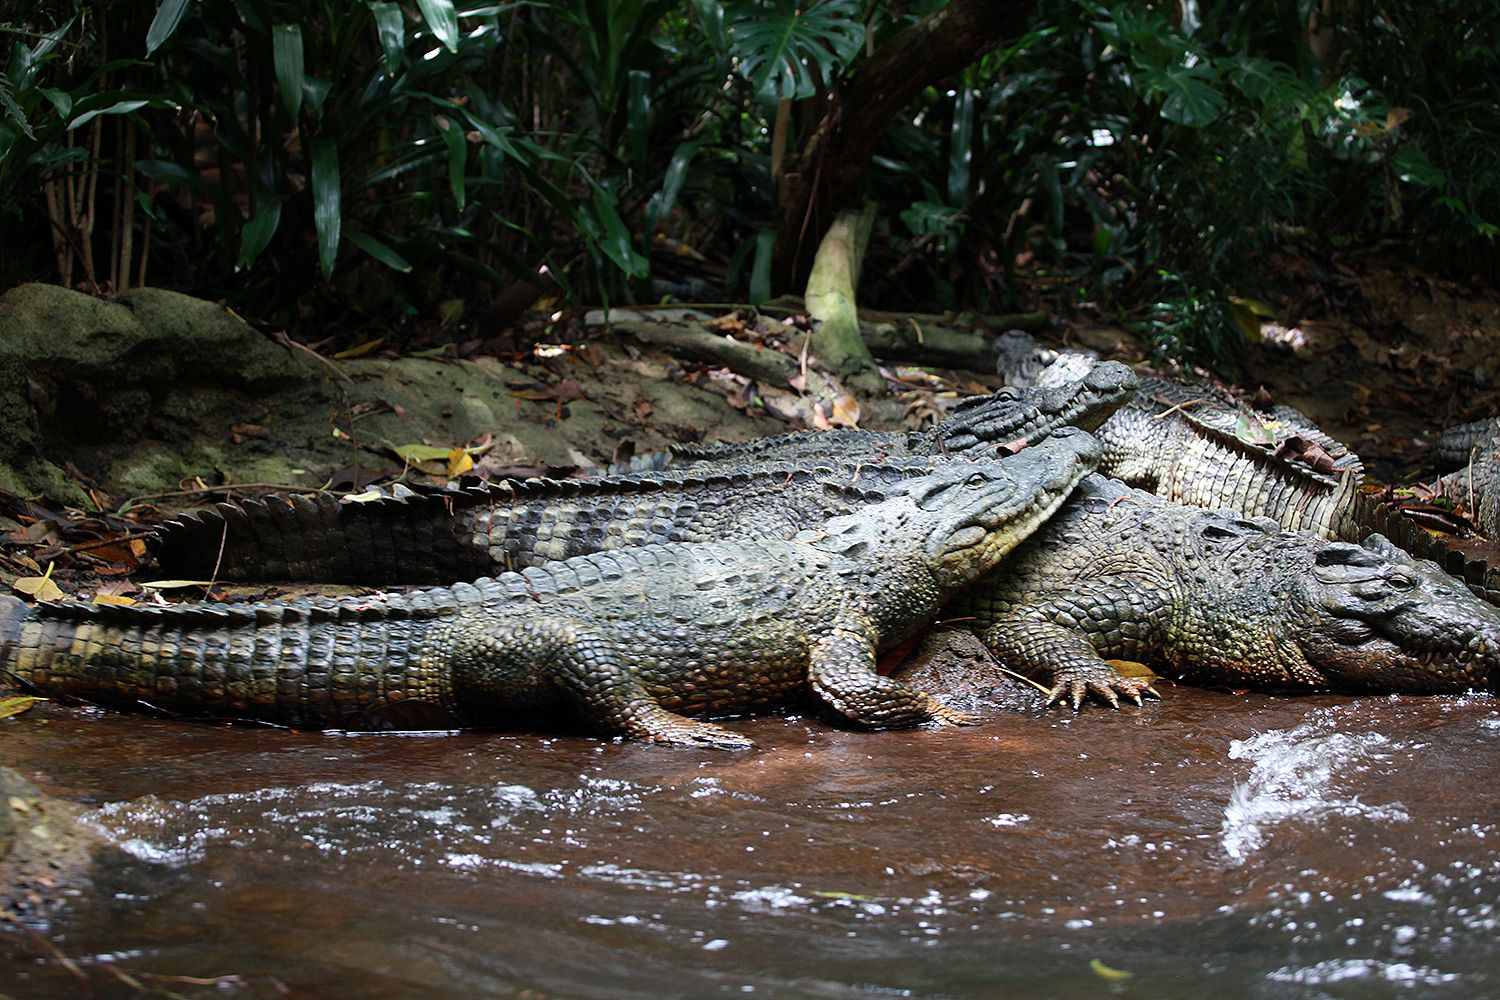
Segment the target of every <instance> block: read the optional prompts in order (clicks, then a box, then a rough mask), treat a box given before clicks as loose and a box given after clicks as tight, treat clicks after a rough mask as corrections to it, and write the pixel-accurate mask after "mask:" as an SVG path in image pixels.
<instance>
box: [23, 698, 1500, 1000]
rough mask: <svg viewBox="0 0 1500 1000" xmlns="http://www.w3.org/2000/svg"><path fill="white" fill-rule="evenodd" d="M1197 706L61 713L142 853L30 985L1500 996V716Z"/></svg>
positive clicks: (1482, 710) (64, 736)
mask: <svg viewBox="0 0 1500 1000" xmlns="http://www.w3.org/2000/svg"><path fill="white" fill-rule="evenodd" d="M1163 693H1164V695H1165V699H1164V700H1163V701H1162V702H1160V703H1152V704H1148V705H1147V706H1146V707H1145V708H1144V709H1125V710H1122V711H1120V712H1111V711H1108V710H1105V709H1101V708H1090V709H1086V710H1085V711H1084V712H1083V713H1081V714H1080V715H1078V716H1076V717H1075V716H1074V715H1073V714H1072V713H1071V712H1067V711H1060V710H1055V709H1054V710H1051V711H1047V710H1044V709H1042V708H1041V706H1040V704H1039V701H1038V699H1037V697H1036V696H1035V695H1033V694H1031V693H1029V692H1027V691H1024V690H1020V689H1014V690H1009V691H1007V692H1005V693H1004V694H1003V695H1000V696H999V699H998V700H999V702H1000V704H999V705H998V706H997V713H996V714H994V715H993V716H991V717H989V718H988V719H987V720H986V722H985V723H984V724H983V725H980V726H976V727H972V728H967V729H940V730H922V731H914V732H894V733H861V732H850V731H846V730H841V729H838V728H836V727H834V726H831V725H829V724H827V723H825V722H824V721H822V720H821V719H819V718H816V717H812V716H799V715H792V716H788V717H769V718H762V719H752V720H746V721H743V722H737V723H732V725H734V726H735V727H736V728H737V729H740V730H742V731H744V732H746V733H747V734H748V735H750V736H751V737H752V738H754V739H755V740H756V741H757V742H758V743H759V744H760V746H761V749H760V750H758V751H754V752H748V753H724V752H712V751H697V750H671V749H662V748H657V747H649V746H641V745H633V744H623V743H614V742H606V741H599V740H593V739H588V738H584V737H576V736H555V735H537V734H504V735H493V734H472V733H464V734H457V735H441V734H426V735H331V734H319V733H293V732H287V731H281V730H272V729H251V728H224V727H212V726H200V725H191V724H185V723H174V722H165V721H156V720H150V719H142V718H132V717H127V716H124V715H118V714H103V713H93V712H89V711H87V710H81V709H80V710H67V709H60V708H42V709H38V710H34V711H33V712H31V713H28V714H27V715H26V716H23V717H21V718H19V719H17V720H13V721H12V722H10V723H8V724H6V725H5V728H4V729H3V731H0V739H3V745H0V753H3V756H4V759H5V762H6V763H8V764H10V765H11V766H14V767H16V768H17V769H18V770H20V771H21V772H22V773H23V774H25V775H26V776H27V777H29V778H31V779H32V780H34V781H36V782H37V783H38V784H39V785H41V786H42V787H43V788H44V789H46V790H47V791H50V792H51V793H53V794H55V795H60V796H63V797H67V798H71V799H74V800H77V801H82V802H85V803H87V804H88V805H89V806H90V807H91V812H90V813H89V814H88V815H87V817H86V821H87V822H88V823H90V824H91V825H93V826H94V827H95V828H97V829H98V830H100V831H102V832H103V833H104V834H105V836H106V837H107V838H108V839H109V841H111V842H112V843H113V844H115V845H117V846H118V848H119V849H120V850H119V851H118V853H117V854H115V855H114V856H112V857H106V858H104V859H103V860H102V861H101V862H100V864H99V865H98V867H97V868H96V870H95V871H94V873H93V882H92V886H91V888H90V889H89V890H88V891H87V892H86V893H85V894H84V895H82V896H81V897H79V898H77V899H75V900H72V901H70V902H69V903H68V904H67V905H66V906H65V907H64V908H63V909H62V911H61V912H60V913H59V914H57V915H56V916H55V918H54V919H53V920H52V921H51V922H50V924H48V925H47V926H46V927H44V928H41V929H32V930H26V929H18V928H14V927H11V928H0V994H6V995H8V996H12V997H16V998H18V1000H19V998H23V997H50V996H81V995H85V993H84V990H85V989H88V990H91V991H92V995H94V996H98V997H113V996H121V997H125V996H139V995H141V992H140V991H141V990H146V991H148V992H149V993H150V994H151V995H166V994H168V993H170V994H175V995H178V996H190V997H199V996H225V995H232V996H254V997H259V996H268V997H269V996H279V995H290V996H298V997H330V998H332V997H337V998H377V997H382V998H383V997H450V996H451V997H471V996H524V997H532V998H541V997H663V996H671V997H698V996H709V995H725V996H728V995H761V996H776V997H783V996H792V997H804V996H805V997H854V996H859V997H864V996H918V997H1012V996H1014V997H1074V996H1082V997H1088V996H1135V997H1151V998H1157V997H1167V998H1171V997H1184V998H1185V997H1203V996H1207V995H1211V993H1210V991H1214V992H1216V993H1217V994H1218V995H1220V996H1225V997H1299V998H1300V997H1308V998H1312V997H1360V998H1365V997H1385V996H1392V997H1406V996H1411V997H1427V996H1454V997H1482V996H1492V997H1493V996H1500V940H1497V930H1500V781H1497V780H1496V775H1497V774H1500V701H1497V700H1496V699H1495V698H1493V697H1490V696H1484V695H1472V696H1465V697H1457V698H1415V697H1401V698H1363V699H1353V698H1334V697H1303V698H1291V697H1285V698H1282V697H1271V696H1262V695H1235V694H1231V693H1225V692H1212V691H1198V690H1193V689H1190V688H1182V687H1172V686H1170V685H1168V686H1166V687H1165V688H1164V691H1163ZM51 949H55V952H54V951H52V950H51ZM59 955H61V956H65V957H66V958H67V959H69V960H70V961H71V963H72V964H73V969H71V970H70V969H69V968H68V967H67V965H66V964H65V963H62V962H60V961H59V960H58V956H59ZM110 965H112V966H114V967H115V969H116V970H118V971H120V972H123V973H124V974H125V977H128V979H129V981H128V982H127V979H126V978H122V977H120V976H117V975H115V974H113V973H111V972H110V971H109V970H108V969H106V968H105V966H110ZM1121 973H1128V974H1129V975H1128V976H1122V975H1120V974H1121ZM223 976H233V977H238V978H237V979H233V980H229V981H226V982H223V983H220V984H217V985H208V984H204V983H196V982H193V981H191V980H193V979H203V980H208V979H212V978H214V977H223ZM170 977H189V978H187V979H183V978H170ZM85 980H86V981H87V985H85Z"/></svg>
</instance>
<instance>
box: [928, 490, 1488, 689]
mask: <svg viewBox="0 0 1500 1000" xmlns="http://www.w3.org/2000/svg"><path fill="white" fill-rule="evenodd" d="M946 613H947V614H949V615H952V616H966V615H972V616H973V617H974V625H973V628H974V629H975V630H976V631H977V632H978V633H979V634H980V635H981V636H982V638H983V640H984V642H985V644H986V645H987V646H988V647H989V648H990V650H991V651H992V652H994V654H995V655H996V656H997V657H998V658H999V659H1000V660H1001V661H1002V662H1003V663H1005V664H1006V665H1007V666H1009V667H1011V668H1013V669H1015V670H1018V671H1021V672H1023V673H1026V674H1029V675H1033V676H1037V677H1040V678H1044V679H1045V680H1046V681H1047V682H1050V683H1051V684H1052V685H1053V689H1052V694H1053V699H1054V700H1057V699H1061V698H1063V697H1069V698H1071V700H1072V702H1073V704H1074V706H1075V707H1077V706H1078V705H1080V704H1081V703H1082V701H1083V699H1084V697H1085V696H1086V695H1089V694H1092V695H1094V696H1096V697H1099V698H1102V699H1103V700H1105V701H1108V702H1110V703H1112V704H1118V696H1119V695H1122V694H1123V695H1125V696H1126V697H1132V698H1135V699H1137V700H1138V699H1139V696H1140V695H1141V694H1143V693H1146V694H1154V692H1153V691H1151V690H1150V689H1149V686H1148V685H1146V684H1145V683H1144V682H1142V681H1140V680H1139V679H1132V678H1125V677H1122V676H1121V675H1120V674H1119V673H1118V672H1117V671H1115V670H1114V668H1112V667H1110V666H1109V665H1108V664H1107V663H1105V662H1104V661H1105V660H1108V659H1118V660H1134V661H1138V662H1143V663H1147V664H1149V665H1151V666H1152V667H1153V668H1156V669H1157V670H1158V672H1159V673H1162V674H1163V675H1166V676H1170V677H1173V678H1178V679H1182V680H1185V681H1188V682H1190V683H1195V684H1206V685H1214V686H1223V687H1248V688H1263V689H1264V688H1270V689H1304V690H1306V689H1316V690H1340V691H1385V692H1412V693H1440V692H1450V691H1465V690H1469V689H1474V688H1481V689H1494V688H1495V686H1496V682H1497V680H1500V611H1497V610H1496V609H1495V608H1494V607H1492V606H1490V605H1489V604H1486V603H1484V602H1483V601H1481V600H1479V599H1477V598H1476V597H1474V596H1473V595H1472V594H1470V593H1469V592H1468V590H1466V589H1465V588H1464V586H1463V585H1462V584H1461V583H1459V582H1458V581H1457V580H1455V579H1453V578H1452V577H1450V576H1449V575H1447V574H1446V573H1444V572H1442V571H1441V570H1440V569H1439V568H1438V567H1437V566H1436V565H1435V564H1434V563H1431V562H1427V561H1425V560H1416V559H1413V558H1412V557H1411V556H1409V555H1407V554H1406V553H1405V552H1402V551H1401V550H1400V549H1397V548H1396V547H1395V546H1393V545H1391V544H1390V543H1389V542H1387V541H1386V540H1385V539H1384V538H1383V537H1381V536H1379V535H1372V536H1371V537H1370V538H1368V539H1366V541H1365V543H1364V544H1363V545H1353V544H1349V543H1346V542H1328V541H1322V540H1319V539H1317V538H1314V537H1312V536H1310V535H1308V534H1305V533H1291V532H1281V531H1277V530H1275V525H1274V524H1273V523H1272V522H1269V521H1267V520H1266V519H1256V520H1245V519H1242V518H1238V517H1234V516H1232V515H1230V514H1227V513H1224V512H1213V511H1205V510H1198V509H1194V508H1191V507H1184V506H1180V505H1177V504H1171V503H1167V502H1165V501H1162V500H1160V499H1158V498H1156V497H1153V496H1151V495H1149V494H1146V493H1144V492H1141V491H1139V490H1131V489H1128V488H1126V487H1124V486H1122V485H1121V484H1119V483H1116V482H1113V481H1111V480H1107V479H1105V478H1103V477H1102V476H1090V477H1089V478H1088V479H1086V480H1085V481H1084V483H1083V485H1082V486H1080V487H1079V489H1078V490H1077V492H1076V493H1075V494H1074V497H1073V499H1071V500H1069V502H1068V503H1067V504H1066V505H1065V506H1064V507H1063V509H1062V510H1060V511H1059V512H1058V514H1057V516H1056V517H1055V518H1054V519H1053V520H1052V521H1051V522H1050V523H1049V524H1048V525H1047V526H1046V527H1045V528H1043V529H1042V530H1041V531H1039V532H1037V533H1036V534H1035V535H1034V536H1032V538H1031V539H1030V540H1029V541H1027V542H1026V543H1025V544H1024V545H1022V546H1021V547H1020V548H1019V549H1018V550H1017V551H1016V552H1014V553H1013V554H1012V555H1011V557H1010V558H1009V559H1007V560H1006V562H1005V563H1004V564H1003V565H1002V566H1001V567H1000V569H999V570H997V571H996V572H994V573H992V574H990V575H989V576H988V577H986V578H985V579H984V580H982V581H980V582H979V583H977V584H975V585H974V586H972V587H970V588H968V589H967V590H966V591H965V592H964V594H963V595H961V596H960V597H959V599H958V600H956V601H955V602H954V603H953V604H952V605H950V608H949V610H948V611H947V612H946Z"/></svg>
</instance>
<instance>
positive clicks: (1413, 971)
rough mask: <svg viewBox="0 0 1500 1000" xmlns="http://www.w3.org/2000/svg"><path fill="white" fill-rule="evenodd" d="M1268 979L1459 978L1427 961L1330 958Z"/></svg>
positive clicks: (1402, 981) (1421, 982)
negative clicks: (1412, 963) (1409, 962)
mask: <svg viewBox="0 0 1500 1000" xmlns="http://www.w3.org/2000/svg"><path fill="white" fill-rule="evenodd" d="M1266 978H1267V979H1271V980H1274V981H1276V982H1279V983H1297V984H1299V985H1302V986H1325V985H1327V984H1329V983H1343V982H1350V981H1357V980H1367V981H1371V982H1386V983H1396V984H1399V985H1402V986H1441V985H1443V984H1444V983H1454V982H1457V981H1458V979H1459V974H1458V973H1456V972H1443V971H1441V970H1439V969H1433V968H1430V967H1428V966H1425V965H1410V964H1408V963H1406V962H1383V961H1381V960H1379V959H1375V958H1331V959H1328V960H1327V961H1324V962H1318V963H1317V964H1316V965H1309V966H1304V967H1300V968H1289V967H1284V968H1280V969H1277V970H1275V971H1274V972H1270V973H1267V975H1266Z"/></svg>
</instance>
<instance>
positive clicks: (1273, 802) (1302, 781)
mask: <svg viewBox="0 0 1500 1000" xmlns="http://www.w3.org/2000/svg"><path fill="white" fill-rule="evenodd" d="M1337 722H1338V717H1337V715H1336V714H1334V713H1315V714H1314V716H1313V717H1312V718H1311V719H1310V720H1309V721H1307V722H1304V723H1302V724H1300V725H1298V726H1295V727H1293V728H1292V729H1273V730H1271V731H1269V732H1265V733H1261V734H1260V735H1258V736H1254V737H1252V738H1250V739H1247V740H1233V741H1231V742H1230V744H1229V758H1230V759H1231V760H1248V761H1251V762H1252V763H1253V764H1254V766H1253V768H1252V769H1251V771H1250V774H1249V776H1248V777H1247V778H1246V779H1245V780H1244V781H1243V782H1236V783H1235V786H1234V790H1233V791H1232V792H1231V793H1230V796H1229V804H1228V805H1227V806H1225V807H1224V823H1223V825H1222V827H1221V829H1220V833H1219V839H1220V841H1221V842H1222V844H1223V846H1224V852H1225V853H1226V854H1228V855H1229V856H1230V858H1232V859H1234V860H1235V861H1236V862H1240V861H1244V860H1245V858H1247V857H1249V856H1250V855H1251V854H1253V853H1254V852H1255V851H1257V850H1259V849H1260V847H1261V846H1262V844H1264V843H1265V837H1266V831H1267V829H1268V828H1269V827H1272V826H1274V825H1276V824H1278V823H1284V822H1287V821H1289V820H1300V821H1305V822H1314V823H1315V822H1318V821H1320V820H1323V819H1328V818H1333V817H1355V816H1359V817H1365V818H1368V819H1371V820H1377V821H1381V822H1388V823H1389V822H1406V821H1408V820H1409V819H1410V816H1409V815H1408V814H1407V812H1406V810H1405V809H1404V808H1403V807H1402V806H1401V804H1400V803H1399V802H1396V803H1389V804H1386V805H1372V804H1370V803H1367V802H1362V801H1360V798H1359V796H1358V795H1351V794H1347V793H1346V792H1344V791H1342V790H1341V788H1340V785H1341V784H1342V779H1344V778H1345V777H1346V776H1348V775H1351V774H1353V773H1356V772H1358V771H1360V770H1364V769H1366V768H1368V767H1369V766H1370V765H1371V764H1373V763H1376V762H1378V761H1380V760H1382V759H1384V758H1385V757H1387V756H1389V755H1390V753H1391V752H1392V751H1393V750H1395V749H1398V747H1397V746H1396V745H1395V744H1394V743H1393V741H1392V740H1391V739H1389V738H1388V737H1386V736H1384V735H1382V734H1380V733H1373V732H1365V733H1346V732H1339V731H1338V730H1337V728H1336V724H1337Z"/></svg>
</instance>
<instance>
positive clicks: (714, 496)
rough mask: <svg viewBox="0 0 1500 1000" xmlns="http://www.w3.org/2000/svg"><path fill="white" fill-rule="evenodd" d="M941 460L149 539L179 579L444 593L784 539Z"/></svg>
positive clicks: (553, 494) (654, 481)
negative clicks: (659, 547)
mask: <svg viewBox="0 0 1500 1000" xmlns="http://www.w3.org/2000/svg"><path fill="white" fill-rule="evenodd" d="M941 462H942V460H941V459H934V458H927V457H919V458H902V459H891V460H889V461H884V462H859V463H854V462H851V463H845V464H842V465H837V466H835V465H831V464H830V465H827V466H809V465H803V464H798V463H790V462H787V463H776V464H771V465H765V466H762V467H758V468H755V469H734V470H727V471H723V472H720V471H717V470H711V469H705V470H702V471H692V470H666V471H662V472H646V473H636V474H633V475H628V476H616V477H610V478H608V479H570V480H545V479H529V480H508V481H499V482H492V483H473V484H469V485H465V486H463V487H460V488H456V489H438V488H436V487H421V486H419V487H417V489H416V490H415V491H413V490H410V489H407V488H406V487H400V486H398V487H397V488H396V490H395V491H394V492H392V493H388V494H385V495H377V496H372V495H371V494H363V495H362V497H363V499H357V500H352V501H351V500H350V499H349V498H345V499H344V500H340V499H339V498H337V497H334V496H333V495H331V494H326V493H325V494H319V495H315V496H296V497H289V498H288V497H267V498H265V499H263V500H248V501H244V502H242V503H236V504H228V503H222V504H218V505H217V506H216V507H212V508H209V509H206V510H202V511H196V512H194V513H191V514H187V515H184V516H182V517H180V518H178V519H177V520H175V521H170V522H167V523H166V524H163V525H161V526H160V527H158V529H157V532H158V534H157V536H156V537H155V539H153V548H154V551H155V556H156V561H157V564H158V567H159V569H160V571H161V572H162V573H163V574H165V575H166V576H169V577H172V578H174V579H188V580H207V579H210V578H214V579H219V580H283V579H290V580H318V581H334V582H340V583H360V584H368V585H388V584H403V583H406V584H409V583H415V584H445V583H452V582H454V581H456V580H472V579H474V578H476V577H480V576H493V575H494V574H496V573H502V572H506V571H510V570H520V569H525V568H527V567H529V566H540V565H543V564H545V563H549V562H556V561H558V560H560V559H568V558H571V557H573V556H577V555H585V554H588V553H590V552H600V551H613V550H615V549H621V548H628V547H633V546H637V545H648V544H661V543H665V542H711V541H723V540H730V539H736V538H746V539H753V538H781V539H785V538H791V537H792V536H793V535H795V534H796V533H797V532H799V531H801V530H803V529H804V528H810V527H812V526H814V525H817V524H822V523H823V522H824V521H826V520H828V519H829V518H830V517H836V516H838V515H840V514H849V513H852V512H854V511H855V510H857V509H859V508H861V507H864V506H867V505H868V504H870V503H874V502H877V501H880V500H884V499H887V498H888V497H890V496H891V495H892V492H893V491H894V490H895V489H897V488H899V487H900V485H901V484H902V483H903V482H904V481H905V480H908V479H914V478H917V477H919V476H924V475H930V474H931V473H932V472H933V471H935V470H936V469H937V468H938V466H939V465H940V464H941Z"/></svg>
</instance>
